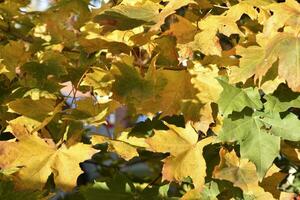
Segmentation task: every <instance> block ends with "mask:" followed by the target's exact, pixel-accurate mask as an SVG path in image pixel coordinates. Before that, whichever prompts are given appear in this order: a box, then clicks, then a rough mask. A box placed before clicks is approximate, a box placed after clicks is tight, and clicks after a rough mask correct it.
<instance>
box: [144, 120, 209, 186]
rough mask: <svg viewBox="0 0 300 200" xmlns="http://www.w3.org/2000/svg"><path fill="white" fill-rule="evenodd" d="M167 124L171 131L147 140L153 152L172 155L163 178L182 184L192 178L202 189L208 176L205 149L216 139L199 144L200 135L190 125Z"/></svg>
mask: <svg viewBox="0 0 300 200" xmlns="http://www.w3.org/2000/svg"><path fill="white" fill-rule="evenodd" d="M165 124H166V125H167V126H168V127H169V130H159V131H155V134H154V136H153V137H151V138H148V139H147V140H146V142H147V143H148V144H149V146H150V149H152V151H155V152H162V153H168V152H169V153H170V154H171V155H170V156H169V157H167V158H166V159H165V160H164V166H163V170H162V174H163V177H162V178H163V179H164V180H168V181H178V182H180V181H182V180H183V179H184V178H186V177H191V178H192V180H193V183H194V185H195V187H196V188H199V187H201V186H202V185H203V184H204V178H205V176H206V163H205V160H204V157H203V155H202V154H203V148H204V147H205V146H206V145H208V144H211V143H212V142H213V140H214V138H213V137H208V138H205V139H202V140H200V141H199V142H198V134H197V132H196V131H195V130H194V129H193V127H192V126H191V125H190V124H189V123H188V124H187V125H186V128H181V127H176V126H174V125H170V124H167V123H165ZM166 141H172V142H166Z"/></svg>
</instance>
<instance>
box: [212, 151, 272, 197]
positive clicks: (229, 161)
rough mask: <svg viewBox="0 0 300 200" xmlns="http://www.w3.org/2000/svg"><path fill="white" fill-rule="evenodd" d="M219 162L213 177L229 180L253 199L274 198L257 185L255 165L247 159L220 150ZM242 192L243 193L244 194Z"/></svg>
mask: <svg viewBox="0 0 300 200" xmlns="http://www.w3.org/2000/svg"><path fill="white" fill-rule="evenodd" d="M220 159H221V160H220V164H219V165H218V166H216V167H215V169H214V172H213V174H214V178H217V179H224V180H228V181H231V182H232V183H233V184H234V185H235V186H237V187H240V188H241V189H243V191H244V193H245V194H246V196H251V197H254V198H255V199H260V200H263V199H266V198H267V199H274V198H273V196H272V195H271V194H270V193H268V192H265V191H264V190H263V188H261V187H260V186H258V178H257V176H256V170H255V166H254V165H253V164H252V163H251V162H249V161H248V160H247V159H239V158H238V157H237V156H236V154H235V152H234V151H232V152H228V151H227V150H225V149H221V150H220ZM245 194H244V195H245Z"/></svg>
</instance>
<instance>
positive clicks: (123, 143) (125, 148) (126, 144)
mask: <svg viewBox="0 0 300 200" xmlns="http://www.w3.org/2000/svg"><path fill="white" fill-rule="evenodd" d="M91 142H92V144H93V145H95V144H102V143H108V145H109V148H108V150H109V151H112V152H115V153H117V154H118V155H120V156H121V157H122V158H124V159H125V160H130V159H132V158H133V157H135V156H139V154H138V152H137V147H142V148H147V147H148V144H147V143H146V142H145V139H144V138H137V137H134V136H131V137H129V136H128V132H123V133H121V135H120V136H119V137H118V138H117V139H110V138H108V137H105V136H102V135H93V136H92V139H91Z"/></svg>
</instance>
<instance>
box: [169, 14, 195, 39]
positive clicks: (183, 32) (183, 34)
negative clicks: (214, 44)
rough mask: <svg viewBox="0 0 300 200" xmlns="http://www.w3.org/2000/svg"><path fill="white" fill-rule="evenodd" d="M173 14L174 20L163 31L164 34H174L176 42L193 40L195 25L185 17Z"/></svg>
mask: <svg viewBox="0 0 300 200" xmlns="http://www.w3.org/2000/svg"><path fill="white" fill-rule="evenodd" d="M175 16H176V17H174V18H175V19H174V20H175V22H174V23H172V24H171V25H170V28H169V29H168V30H167V31H165V32H164V35H173V36H175V37H176V39H177V43H178V44H182V43H183V44H184V43H188V42H191V41H193V39H194V36H195V34H196V31H197V27H196V26H195V25H193V24H192V23H191V22H190V21H189V20H187V19H186V18H184V17H181V16H179V15H175Z"/></svg>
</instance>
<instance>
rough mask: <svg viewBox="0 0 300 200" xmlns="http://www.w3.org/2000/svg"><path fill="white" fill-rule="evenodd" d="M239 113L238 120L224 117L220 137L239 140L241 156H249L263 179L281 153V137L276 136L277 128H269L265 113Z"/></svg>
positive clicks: (223, 139) (224, 139) (231, 140)
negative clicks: (250, 114)
mask: <svg viewBox="0 0 300 200" xmlns="http://www.w3.org/2000/svg"><path fill="white" fill-rule="evenodd" d="M239 115H240V116H239V118H237V119H236V120H234V119H231V118H225V119H224V121H223V129H222V132H221V133H220V135H219V137H220V139H221V140H222V141H227V142H233V141H238V143H239V144H240V148H241V149H240V151H241V157H242V158H248V159H249V160H250V161H252V162H253V163H254V164H255V165H256V168H257V173H258V176H259V178H260V180H261V179H262V178H263V177H264V175H265V173H266V172H267V170H268V169H269V167H270V166H271V164H272V162H273V160H274V159H275V157H276V156H278V154H279V149H280V138H279V137H277V136H275V135H276V129H273V127H272V128H271V129H270V130H268V129H269V126H268V125H266V124H265V123H264V120H265V119H264V117H263V114H261V113H259V112H255V113H254V114H253V115H252V116H248V115H241V114H239ZM279 123H280V121H279ZM282 125H284V124H281V126H282ZM273 131H274V135H270V134H269V132H270V133H273ZM277 133H280V131H278V132H277Z"/></svg>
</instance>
